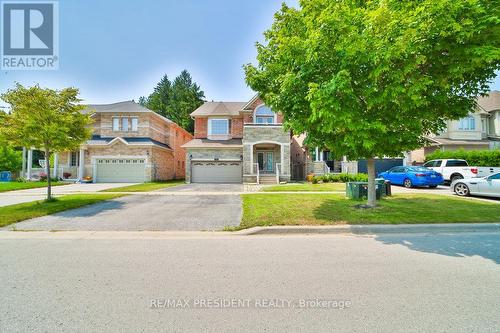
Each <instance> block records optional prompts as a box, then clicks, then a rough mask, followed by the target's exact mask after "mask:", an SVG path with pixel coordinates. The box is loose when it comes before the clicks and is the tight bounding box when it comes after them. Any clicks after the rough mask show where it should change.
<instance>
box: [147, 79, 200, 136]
mask: <svg viewBox="0 0 500 333" xmlns="http://www.w3.org/2000/svg"><path fill="white" fill-rule="evenodd" d="M204 98H205V94H204V92H203V91H202V90H201V89H200V87H199V86H198V85H197V84H196V83H195V82H194V81H193V79H192V77H191V74H189V72H188V71H186V70H184V71H182V72H181V74H180V75H179V76H177V77H176V78H175V79H174V81H173V82H171V81H170V80H169V79H168V76H167V75H165V76H163V78H162V79H161V80H160V82H159V83H158V84H157V85H156V87H155V89H154V91H153V93H152V94H151V95H149V96H148V97H147V98H145V97H141V98H139V103H140V104H142V105H143V106H145V107H147V108H148V109H150V110H153V111H155V112H157V113H159V114H161V115H162V116H164V117H167V118H169V119H170V120H172V121H174V122H175V123H177V124H178V125H179V126H181V127H182V128H184V129H185V130H187V131H188V132H191V133H192V132H193V131H194V122H193V119H191V117H190V115H189V114H190V113H191V112H193V111H194V110H195V109H196V108H198V107H199V106H200V105H202V104H203V99H204Z"/></svg>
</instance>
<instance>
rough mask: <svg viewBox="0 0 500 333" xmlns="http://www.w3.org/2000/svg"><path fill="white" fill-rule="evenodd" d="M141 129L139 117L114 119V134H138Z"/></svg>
mask: <svg viewBox="0 0 500 333" xmlns="http://www.w3.org/2000/svg"><path fill="white" fill-rule="evenodd" d="M138 128H139V120H138V119H137V117H131V118H129V117H121V118H120V117H114V118H113V131H114V132H128V131H132V132H137V131H138Z"/></svg>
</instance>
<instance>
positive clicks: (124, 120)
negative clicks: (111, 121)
mask: <svg viewBox="0 0 500 333" xmlns="http://www.w3.org/2000/svg"><path fill="white" fill-rule="evenodd" d="M122 131H123V132H128V118H122Z"/></svg>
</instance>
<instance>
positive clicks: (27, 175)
mask: <svg viewBox="0 0 500 333" xmlns="http://www.w3.org/2000/svg"><path fill="white" fill-rule="evenodd" d="M32 165H33V150H32V149H29V150H28V165H27V166H26V168H27V174H26V179H28V180H29V179H31V167H32Z"/></svg>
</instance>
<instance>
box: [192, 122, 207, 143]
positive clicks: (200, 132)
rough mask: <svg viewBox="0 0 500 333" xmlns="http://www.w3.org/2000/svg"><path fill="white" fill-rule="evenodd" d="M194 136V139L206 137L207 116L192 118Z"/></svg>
mask: <svg viewBox="0 0 500 333" xmlns="http://www.w3.org/2000/svg"><path fill="white" fill-rule="evenodd" d="M194 137H195V139H204V138H206V137H207V118H195V119H194Z"/></svg>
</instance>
